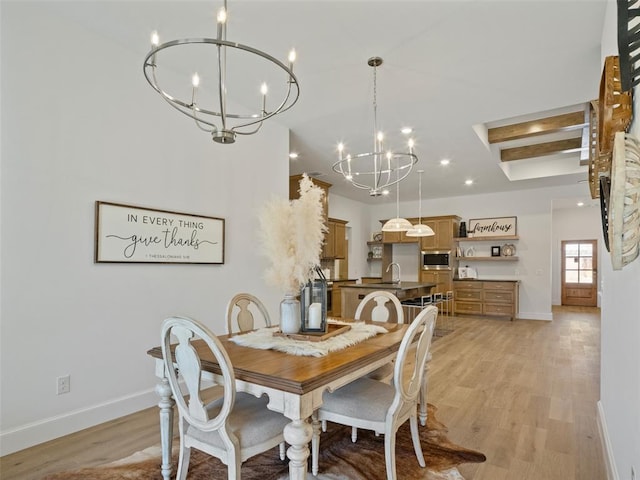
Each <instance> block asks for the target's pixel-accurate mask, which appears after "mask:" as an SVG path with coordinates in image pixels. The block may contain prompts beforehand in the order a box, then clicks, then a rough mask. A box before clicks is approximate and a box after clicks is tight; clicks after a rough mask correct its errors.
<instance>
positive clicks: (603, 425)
mask: <svg viewBox="0 0 640 480" xmlns="http://www.w3.org/2000/svg"><path fill="white" fill-rule="evenodd" d="M598 431H599V432H600V443H602V456H603V457H604V463H605V468H606V470H607V480H619V479H620V477H619V476H618V470H617V469H616V462H615V461H614V458H613V449H612V448H611V441H610V440H609V431H608V430H607V422H606V420H605V418H604V409H603V408H602V402H600V401H598Z"/></svg>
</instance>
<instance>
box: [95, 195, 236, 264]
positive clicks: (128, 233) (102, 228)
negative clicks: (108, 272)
mask: <svg viewBox="0 0 640 480" xmlns="http://www.w3.org/2000/svg"><path fill="white" fill-rule="evenodd" d="M94 261H95V262H96V263H201V264H222V263H224V219H223V218H216V217H205V216H202V215H192V214H187V213H178V212H170V211H167V210H155V209H151V208H141V207H133V206H129V205H120V204H117V203H109V202H100V201H98V202H96V224H95V258H94Z"/></svg>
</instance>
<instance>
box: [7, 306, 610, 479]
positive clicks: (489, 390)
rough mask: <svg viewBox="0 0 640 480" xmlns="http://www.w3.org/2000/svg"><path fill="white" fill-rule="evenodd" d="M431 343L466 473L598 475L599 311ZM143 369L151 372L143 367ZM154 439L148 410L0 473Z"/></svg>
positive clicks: (26, 455)
mask: <svg viewBox="0 0 640 480" xmlns="http://www.w3.org/2000/svg"><path fill="white" fill-rule="evenodd" d="M449 323H451V324H453V326H454V330H453V332H451V333H449V334H447V335H445V336H443V337H440V338H437V339H436V341H435V342H434V343H433V345H432V352H433V360H432V362H431V365H430V370H429V378H430V384H429V385H430V386H429V402H430V403H433V404H434V405H436V406H437V407H438V414H437V415H438V419H439V420H440V421H442V422H443V423H445V424H446V425H447V426H448V427H449V438H450V439H451V440H452V441H453V442H455V443H458V444H460V445H463V446H465V447H468V448H473V449H476V450H479V451H481V452H483V453H484V454H485V455H486V456H487V461H486V462H485V463H483V464H468V465H461V466H460V467H459V470H460V472H461V473H462V475H463V476H464V477H465V479H467V480H514V479H518V480H534V479H535V480H556V479H557V480H604V479H606V474H605V471H604V460H603V458H602V453H601V448H600V439H599V434H598V428H597V423H596V402H597V401H598V399H599V391H600V380H599V378H600V314H599V310H598V309H590V308H584V307H558V308H554V321H553V322H544V321H542V322H541V321H527V320H516V321H514V322H510V321H507V320H500V319H486V318H482V319H480V318H473V317H458V318H455V319H454V320H452V321H449ZM149 374H150V375H152V374H153V373H152V372H149ZM157 443H159V427H158V415H157V409H156V408H150V409H147V410H144V411H142V412H139V413H136V414H133V415H129V416H127V417H123V418H120V419H118V420H114V421H112V422H109V423H106V424H103V425H99V426H97V427H93V428H90V429H87V430H84V431H82V432H78V433H75V434H72V435H68V436H66V437H63V438H60V439H56V440H53V441H50V442H47V443H44V444H42V445H38V446H35V447H32V448H29V449H26V450H23V451H21V452H17V453H14V454H11V455H7V456H5V457H2V458H0V477H1V478H2V480H13V479H20V480H32V479H33V480H36V479H40V478H41V477H42V476H43V475H44V474H46V473H49V472H57V471H64V470H69V469H74V468H78V467H84V466H93V465H99V464H101V463H105V462H108V461H112V460H116V459H119V458H123V457H125V456H127V455H129V454H131V453H133V452H135V451H138V450H142V449H144V448H146V447H148V446H151V445H154V444H157Z"/></svg>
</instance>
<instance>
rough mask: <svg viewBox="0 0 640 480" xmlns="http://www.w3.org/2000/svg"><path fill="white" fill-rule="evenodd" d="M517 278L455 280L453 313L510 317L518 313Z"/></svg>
mask: <svg viewBox="0 0 640 480" xmlns="http://www.w3.org/2000/svg"><path fill="white" fill-rule="evenodd" d="M518 286H519V282H518V281H517V280H455V281H454V282H453V290H454V293H453V295H454V312H455V314H456V315H457V314H469V315H490V316H503V317H510V318H511V320H513V319H515V318H516V316H517V315H518V297H519V288H518Z"/></svg>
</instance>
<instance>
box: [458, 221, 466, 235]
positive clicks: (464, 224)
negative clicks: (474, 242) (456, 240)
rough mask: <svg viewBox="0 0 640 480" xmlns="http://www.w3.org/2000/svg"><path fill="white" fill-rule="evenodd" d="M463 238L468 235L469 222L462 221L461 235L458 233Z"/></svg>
mask: <svg viewBox="0 0 640 480" xmlns="http://www.w3.org/2000/svg"><path fill="white" fill-rule="evenodd" d="M458 236H459V237H461V238H464V237H466V236H467V224H466V222H460V235H458Z"/></svg>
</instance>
